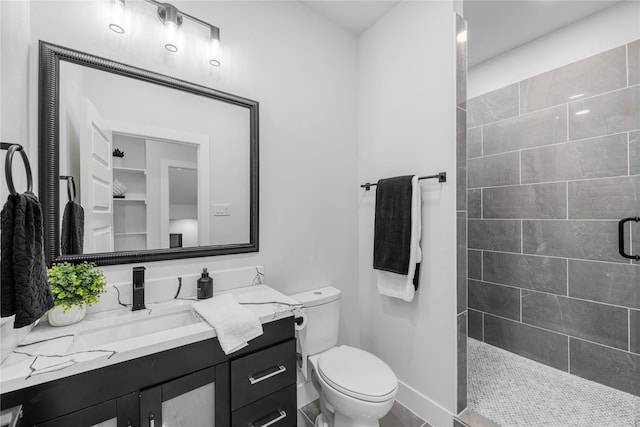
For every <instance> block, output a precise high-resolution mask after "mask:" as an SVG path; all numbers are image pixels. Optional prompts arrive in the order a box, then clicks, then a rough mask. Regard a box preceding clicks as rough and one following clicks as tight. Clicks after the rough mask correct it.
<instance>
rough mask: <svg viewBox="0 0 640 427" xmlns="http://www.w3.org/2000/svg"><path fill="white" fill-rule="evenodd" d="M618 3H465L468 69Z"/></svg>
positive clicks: (483, 0) (546, 0)
mask: <svg viewBox="0 0 640 427" xmlns="http://www.w3.org/2000/svg"><path fill="white" fill-rule="evenodd" d="M616 3H619V1H614V0H608V1H597V0H564V1H557V0H554V1H551V0H537V1H532V0H528V1H486V0H464V5H463V10H464V17H465V19H466V20H467V22H468V26H467V34H468V36H467V40H468V49H469V57H468V59H469V67H472V66H474V65H477V64H479V63H481V62H484V61H486V60H488V59H490V58H493V57H494V56H497V55H500V54H501V53H504V52H507V51H509V50H511V49H514V48H516V47H518V46H521V45H523V44H525V43H528V42H530V41H532V40H535V39H537V38H539V37H542V36H544V35H545V34H549V33H551V32H553V31H555V30H558V29H560V28H562V27H564V26H566V25H569V24H571V23H573V22H576V21H579V20H581V19H583V18H586V17H587V16H589V15H593V14H594V13H597V12H599V11H601V10H603V9H606V8H608V7H611V6H613V5H614V4H616Z"/></svg>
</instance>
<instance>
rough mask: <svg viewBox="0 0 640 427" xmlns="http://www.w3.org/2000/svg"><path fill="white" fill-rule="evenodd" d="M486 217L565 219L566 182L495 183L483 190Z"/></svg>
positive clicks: (483, 206)
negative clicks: (517, 184) (503, 185)
mask: <svg viewBox="0 0 640 427" xmlns="http://www.w3.org/2000/svg"><path fill="white" fill-rule="evenodd" d="M482 214H483V218H514V219H515V218H526V219H565V218H566V217H567V190H566V184H565V183H553V184H536V185H519V186H512V187H494V188H485V189H483V190H482Z"/></svg>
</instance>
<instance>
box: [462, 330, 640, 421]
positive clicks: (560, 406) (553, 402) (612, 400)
mask: <svg viewBox="0 0 640 427" xmlns="http://www.w3.org/2000/svg"><path fill="white" fill-rule="evenodd" d="M468 352H469V353H468V357H469V359H468V367H469V368H468V369H469V382H468V403H469V408H470V409H471V410H473V411H476V412H477V413H478V414H480V415H482V416H484V417H486V418H489V419H491V420H493V421H495V422H496V423H498V424H500V425H501V426H503V427H511V426H527V427H533V426H535V427H542V426H549V427H572V426H575V427H583V426H597V427H640V398H639V397H636V396H633V395H631V394H628V393H624V392H622V391H618V390H615V389H613V388H610V387H606V386H603V385H601V384H598V383H595V382H593V381H588V380H585V379H582V378H580V377H577V376H575V375H570V374H568V373H567V372H563V371H559V370H557V369H553V368H550V367H548V366H546V365H542V364H540V363H538V362H534V361H532V360H529V359H526V358H524V357H521V356H518V355H515V354H513V353H510V352H507V351H504V350H502V349H500V348H497V347H493V346H491V345H489V344H485V343H483V342H480V341H477V340H474V339H469V343H468Z"/></svg>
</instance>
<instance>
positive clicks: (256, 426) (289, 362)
mask: <svg viewBox="0 0 640 427" xmlns="http://www.w3.org/2000/svg"><path fill="white" fill-rule="evenodd" d="M293 325H294V322H293V317H287V318H284V319H281V320H277V321H274V322H271V323H267V324H265V325H264V334H263V335H261V336H260V337H258V338H256V339H254V340H252V341H251V343H250V344H249V346H247V347H245V348H244V349H242V350H240V351H238V352H236V353H233V354H231V355H229V356H226V355H225V354H224V352H223V351H222V349H221V348H220V344H219V343H218V340H217V338H213V339H209V340H205V341H200V342H196V343H193V344H188V345H185V346H182V347H177V348H173V349H170V350H166V351H163V352H159V353H155V354H151V355H148V356H144V357H140V358H138V359H133V360H129V361H126V362H121V363H118V364H115V365H111V366H106V367H104V368H100V369H96V370H93V371H89V372H83V373H80V374H76V375H72V376H69V377H64V378H61V379H58V380H54V381H50V382H47V383H43V384H38V385H34V386H31V387H28V388H25V389H21V390H16V391H13V392H9V393H5V394H2V397H1V403H2V408H9V407H13V406H17V405H22V408H23V413H24V415H23V419H22V424H21V425H22V426H32V425H41V426H47V427H56V426H65V427H66V426H73V427H76V426H77V427H80V426H93V425H95V424H98V423H103V422H109V424H106V425H114V426H118V427H126V426H131V427H161V426H163V425H165V426H166V427H170V426H171V425H172V420H174V419H178V417H180V416H184V417H186V418H187V420H186V421H185V420H184V419H183V420H182V421H180V422H181V423H182V425H193V423H194V422H195V423H197V424H198V427H200V426H202V427H204V426H206V425H208V424H209V422H210V420H211V418H213V420H211V424H212V425H215V426H216V427H226V426H243V427H251V426H253V427H267V426H272V427H291V426H295V425H296V419H297V417H296V407H297V405H296V366H295V361H296V351H295V339H294V328H293ZM207 402H209V405H207ZM180 405H182V409H180ZM196 411H197V412H198V414H195V412H196ZM194 416H195V418H193V417H194ZM163 417H164V418H165V419H163ZM193 420H196V421H193ZM190 422H191V424H189V423H190Z"/></svg>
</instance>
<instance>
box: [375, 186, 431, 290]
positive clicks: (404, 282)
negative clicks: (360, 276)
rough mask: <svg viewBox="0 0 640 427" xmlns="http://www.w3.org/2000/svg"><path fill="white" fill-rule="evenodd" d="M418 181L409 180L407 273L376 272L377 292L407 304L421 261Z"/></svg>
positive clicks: (420, 210) (420, 211) (420, 217)
mask: <svg viewBox="0 0 640 427" xmlns="http://www.w3.org/2000/svg"><path fill="white" fill-rule="evenodd" d="M420 193H421V191H420V181H418V177H417V176H414V177H413V178H412V179H411V253H410V256H409V271H408V273H407V275H406V276H405V275H403V274H396V273H391V272H388V271H383V270H376V273H377V274H378V292H379V293H380V294H381V295H386V296H389V297H393V298H400V299H402V300H405V301H407V302H410V301H413V297H414V295H415V293H416V289H415V286H414V285H413V277H414V276H415V274H416V265H417V264H418V263H420V262H421V261H422V250H421V249H420V238H421V236H422V197H421V194H420Z"/></svg>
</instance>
